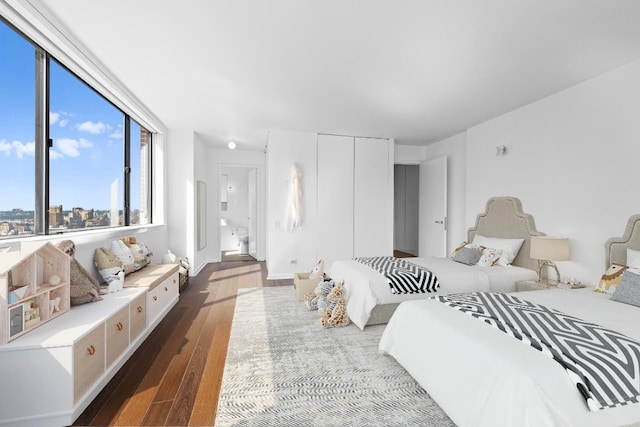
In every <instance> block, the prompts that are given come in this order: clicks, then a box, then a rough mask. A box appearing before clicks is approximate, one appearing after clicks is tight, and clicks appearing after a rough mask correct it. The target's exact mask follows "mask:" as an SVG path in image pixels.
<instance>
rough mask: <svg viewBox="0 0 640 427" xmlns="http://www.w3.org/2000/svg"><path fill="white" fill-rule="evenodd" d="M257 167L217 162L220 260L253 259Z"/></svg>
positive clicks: (254, 251)
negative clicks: (218, 166) (219, 164)
mask: <svg viewBox="0 0 640 427" xmlns="http://www.w3.org/2000/svg"><path fill="white" fill-rule="evenodd" d="M257 176H258V169H257V167H254V166H235V165H221V166H220V172H219V182H220V225H219V236H220V259H221V260H222V261H255V260H256V259H257V258H256V250H257V234H258V233H257V219H258V218H257V206H258V200H257V197H258V191H257V186H258V182H257Z"/></svg>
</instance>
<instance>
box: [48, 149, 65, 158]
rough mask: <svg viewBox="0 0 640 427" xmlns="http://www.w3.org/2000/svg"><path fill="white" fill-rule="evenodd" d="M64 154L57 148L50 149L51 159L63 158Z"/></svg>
mask: <svg viewBox="0 0 640 427" xmlns="http://www.w3.org/2000/svg"><path fill="white" fill-rule="evenodd" d="M63 157H64V156H63V155H62V154H60V153H58V152H57V151H56V150H53V149H50V150H49V159H51V160H58V159H61V158H63Z"/></svg>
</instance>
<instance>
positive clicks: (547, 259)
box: [531, 236, 569, 283]
mask: <svg viewBox="0 0 640 427" xmlns="http://www.w3.org/2000/svg"><path fill="white" fill-rule="evenodd" d="M531 258H533V259H537V260H539V261H538V264H539V268H538V282H542V276H541V273H542V268H543V267H545V266H548V267H553V269H554V270H555V271H556V275H557V276H558V283H560V272H559V271H558V267H557V266H556V264H555V263H554V261H567V260H568V259H569V239H567V238H566V237H554V236H534V237H531ZM540 261H542V262H540ZM548 282H549V279H547V283H548Z"/></svg>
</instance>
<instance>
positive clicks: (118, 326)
mask: <svg viewBox="0 0 640 427" xmlns="http://www.w3.org/2000/svg"><path fill="white" fill-rule="evenodd" d="M116 328H117V329H118V330H119V331H121V330H122V328H124V326H122V322H118V324H117V325H116Z"/></svg>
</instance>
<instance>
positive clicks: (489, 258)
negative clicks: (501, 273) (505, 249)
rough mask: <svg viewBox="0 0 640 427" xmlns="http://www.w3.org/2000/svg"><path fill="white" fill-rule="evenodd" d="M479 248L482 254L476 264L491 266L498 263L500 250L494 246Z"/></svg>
mask: <svg viewBox="0 0 640 427" xmlns="http://www.w3.org/2000/svg"><path fill="white" fill-rule="evenodd" d="M481 248H482V256H481V257H480V259H479V260H478V265H479V266H481V267H493V266H495V265H498V262H500V254H501V253H502V251H501V250H499V249H494V248H485V247H484V246H481Z"/></svg>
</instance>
